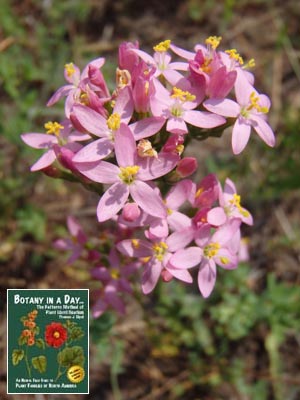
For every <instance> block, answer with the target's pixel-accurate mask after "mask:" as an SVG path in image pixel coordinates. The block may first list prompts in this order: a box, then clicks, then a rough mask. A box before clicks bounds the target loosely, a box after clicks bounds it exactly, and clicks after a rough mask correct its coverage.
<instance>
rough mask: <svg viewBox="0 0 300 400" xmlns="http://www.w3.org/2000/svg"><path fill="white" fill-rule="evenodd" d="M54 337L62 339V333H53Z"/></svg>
mask: <svg viewBox="0 0 300 400" xmlns="http://www.w3.org/2000/svg"><path fill="white" fill-rule="evenodd" d="M53 337H54V338H55V339H58V338H60V333H59V332H58V331H55V332H53Z"/></svg>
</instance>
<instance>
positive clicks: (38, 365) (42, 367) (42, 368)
mask: <svg viewBox="0 0 300 400" xmlns="http://www.w3.org/2000/svg"><path fill="white" fill-rule="evenodd" d="M31 362H32V365H33V368H35V369H37V370H38V371H39V372H40V373H43V372H46V368H47V358H46V357H45V356H38V357H32V359H31Z"/></svg>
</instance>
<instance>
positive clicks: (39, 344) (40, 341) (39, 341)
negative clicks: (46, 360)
mask: <svg viewBox="0 0 300 400" xmlns="http://www.w3.org/2000/svg"><path fill="white" fill-rule="evenodd" d="M35 344H36V345H37V347H38V348H39V349H44V348H45V341H44V340H43V339H42V338H40V339H37V340H36V341H35Z"/></svg>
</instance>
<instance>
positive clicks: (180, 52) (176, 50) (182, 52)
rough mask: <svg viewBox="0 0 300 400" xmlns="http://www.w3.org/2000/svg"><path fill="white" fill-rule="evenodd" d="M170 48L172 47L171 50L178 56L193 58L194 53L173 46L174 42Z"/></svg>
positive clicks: (187, 58)
mask: <svg viewBox="0 0 300 400" xmlns="http://www.w3.org/2000/svg"><path fill="white" fill-rule="evenodd" d="M170 48H171V49H172V51H174V53H175V54H177V55H178V56H180V57H182V58H185V59H186V60H193V59H194V58H195V53H194V52H191V51H188V50H185V49H181V48H180V47H178V46H175V44H171V45H170Z"/></svg>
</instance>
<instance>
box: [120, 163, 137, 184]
mask: <svg viewBox="0 0 300 400" xmlns="http://www.w3.org/2000/svg"><path fill="white" fill-rule="evenodd" d="M139 169H140V167H139V166H138V165H132V166H128V167H120V170H121V173H120V174H119V177H120V178H121V180H122V181H123V182H124V183H126V184H127V185H130V184H131V183H132V182H134V178H135V175H136V174H137V173H138V171H139Z"/></svg>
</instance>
